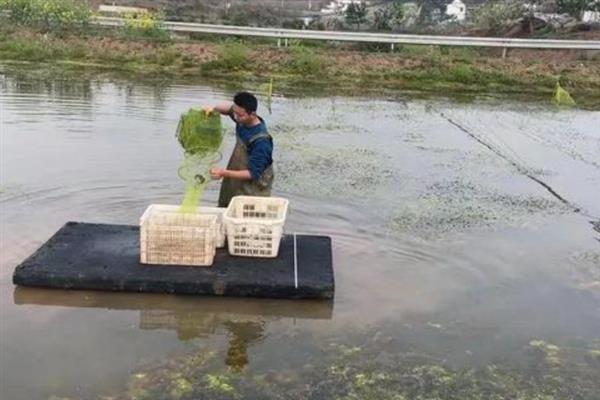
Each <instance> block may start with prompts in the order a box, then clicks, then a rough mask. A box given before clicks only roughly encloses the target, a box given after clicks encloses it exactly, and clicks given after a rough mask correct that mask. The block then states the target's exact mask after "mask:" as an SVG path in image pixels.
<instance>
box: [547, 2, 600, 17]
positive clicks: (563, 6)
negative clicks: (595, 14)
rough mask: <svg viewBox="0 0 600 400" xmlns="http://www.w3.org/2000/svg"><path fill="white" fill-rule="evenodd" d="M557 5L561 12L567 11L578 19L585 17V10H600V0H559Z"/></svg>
mask: <svg viewBox="0 0 600 400" xmlns="http://www.w3.org/2000/svg"><path fill="white" fill-rule="evenodd" d="M556 7H557V9H558V12H559V13H567V14H569V15H571V16H573V17H575V18H577V19H578V20H581V18H582V17H583V12H584V11H600V1H597V0H557V1H556Z"/></svg>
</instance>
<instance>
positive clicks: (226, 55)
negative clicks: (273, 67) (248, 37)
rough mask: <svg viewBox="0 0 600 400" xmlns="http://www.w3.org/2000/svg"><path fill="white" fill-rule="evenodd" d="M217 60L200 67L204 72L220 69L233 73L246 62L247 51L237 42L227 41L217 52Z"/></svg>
mask: <svg viewBox="0 0 600 400" xmlns="http://www.w3.org/2000/svg"><path fill="white" fill-rule="evenodd" d="M217 54H218V58H217V59H216V60H214V61H211V62H208V63H205V64H203V65H202V69H204V70H205V71H209V70H217V69H221V70H224V71H235V70H239V69H241V68H242V67H243V66H244V65H245V64H246V63H247V62H248V49H247V48H246V47H245V46H244V45H243V44H242V43H239V42H235V41H228V42H226V43H225V44H224V45H222V46H221V47H220V48H219V50H218V53H217Z"/></svg>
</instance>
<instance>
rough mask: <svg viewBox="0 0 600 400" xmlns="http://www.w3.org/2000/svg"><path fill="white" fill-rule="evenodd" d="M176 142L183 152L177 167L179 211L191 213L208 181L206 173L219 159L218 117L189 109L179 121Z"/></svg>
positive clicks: (221, 140) (220, 132) (215, 113)
mask: <svg viewBox="0 0 600 400" xmlns="http://www.w3.org/2000/svg"><path fill="white" fill-rule="evenodd" d="M177 140H178V141H179V143H180V144H181V147H182V148H183V150H184V153H185V154H184V156H185V158H184V160H183V163H182V164H181V167H180V168H179V176H180V177H181V178H182V179H183V180H184V181H185V196H184V199H183V202H182V205H181V211H182V212H194V211H195V210H196V206H197V205H198V202H199V201H200V197H201V196H202V192H203V190H204V187H205V186H206V184H208V182H209V181H210V177H209V170H210V168H211V167H212V166H213V165H214V164H215V163H217V162H218V161H219V160H220V158H221V154H220V152H219V149H220V148H221V143H222V142H223V129H222V126H221V115H220V114H219V113H217V112H211V113H206V112H205V111H204V110H197V109H190V110H189V111H188V112H187V113H185V114H183V115H182V116H181V119H180V120H179V125H178V127H177Z"/></svg>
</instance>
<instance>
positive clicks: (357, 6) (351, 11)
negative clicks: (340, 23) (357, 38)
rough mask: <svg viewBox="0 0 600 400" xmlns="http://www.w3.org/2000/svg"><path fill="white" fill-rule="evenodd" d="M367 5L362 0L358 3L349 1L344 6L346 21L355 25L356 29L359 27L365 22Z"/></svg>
mask: <svg viewBox="0 0 600 400" xmlns="http://www.w3.org/2000/svg"><path fill="white" fill-rule="evenodd" d="M367 14H368V11H367V5H366V3H363V2H362V1H360V2H358V3H354V2H352V3H350V4H348V7H347V8H346V22H347V23H348V24H350V25H356V30H359V29H360V25H361V24H364V23H365V22H367Z"/></svg>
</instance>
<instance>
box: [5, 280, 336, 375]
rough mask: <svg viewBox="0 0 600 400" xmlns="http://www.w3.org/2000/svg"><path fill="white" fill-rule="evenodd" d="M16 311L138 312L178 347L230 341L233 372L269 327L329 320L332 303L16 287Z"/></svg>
mask: <svg viewBox="0 0 600 400" xmlns="http://www.w3.org/2000/svg"><path fill="white" fill-rule="evenodd" d="M13 300H14V303H15V304H17V305H39V306H54V307H56V306H60V307H69V308H96V309H107V310H139V322H138V327H139V328H140V329H142V330H148V331H152V330H170V331H175V332H176V333H177V338H178V339H179V340H180V341H184V342H185V341H190V340H193V339H209V338H210V337H211V336H222V335H223V332H224V333H225V334H226V335H227V336H228V341H229V344H228V349H227V351H226V355H225V356H224V363H225V365H227V366H228V367H229V368H230V369H231V370H232V371H234V372H242V371H243V370H244V369H245V368H246V367H247V366H248V364H249V362H250V361H249V357H248V350H249V349H250V348H251V347H252V346H254V345H255V344H258V343H260V342H261V341H262V340H263V339H264V338H265V337H266V335H267V334H266V331H267V326H268V325H269V323H270V322H272V321H275V320H281V319H294V320H313V319H316V320H328V319H331V318H332V316H333V301H328V300H326V301H312V300H279V299H277V300H270V299H235V298H210V297H188V296H173V295H162V294H142V293H140V294H137V293H108V292H91V291H68V290H55V289H38V288H28V287H16V288H15V290H14V293H13Z"/></svg>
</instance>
